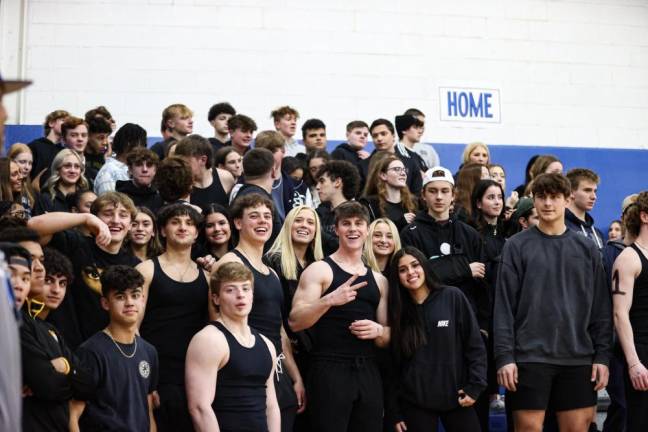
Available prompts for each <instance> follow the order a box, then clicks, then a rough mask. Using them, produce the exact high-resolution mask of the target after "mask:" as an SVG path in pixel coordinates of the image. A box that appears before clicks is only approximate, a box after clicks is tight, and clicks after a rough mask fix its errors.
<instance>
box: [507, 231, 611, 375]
mask: <svg viewBox="0 0 648 432" xmlns="http://www.w3.org/2000/svg"><path fill="white" fill-rule="evenodd" d="M494 333H495V363H496V366H497V368H498V369H499V368H501V367H502V366H504V365H506V364H509V363H514V362H520V363H523V362H527V363H528V362H531V363H547V364H554V365H562V366H585V365H591V364H592V363H601V364H605V365H607V364H608V361H609V357H610V351H611V346H612V304H611V295H610V291H609V290H608V287H607V284H606V282H605V271H604V270H603V264H602V262H601V254H600V253H599V251H598V249H597V248H596V246H595V244H594V242H592V241H590V240H588V239H586V238H584V237H583V236H581V235H578V234H576V233H574V232H573V231H571V230H565V232H564V233H563V234H560V235H547V234H544V233H543V232H542V231H540V230H539V229H538V228H537V227H533V228H529V229H528V230H525V231H522V232H520V233H518V234H516V235H514V236H513V237H511V238H509V239H508V240H507V242H506V244H505V245H504V249H503V250H502V260H501V263H500V268H499V274H498V278H497V287H496V290H495V314H494Z"/></svg>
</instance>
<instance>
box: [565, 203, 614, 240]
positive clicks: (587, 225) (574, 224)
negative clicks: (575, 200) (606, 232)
mask: <svg viewBox="0 0 648 432" xmlns="http://www.w3.org/2000/svg"><path fill="white" fill-rule="evenodd" d="M565 225H567V228H569V229H570V230H572V231H574V232H576V233H578V234H580V235H582V236H583V237H587V238H588V239H590V240H592V241H593V242H594V244H596V247H597V248H598V249H599V250H601V249H603V247H604V246H605V242H604V241H603V233H602V232H601V230H599V229H598V228H596V227H595V226H594V218H592V216H591V215H590V214H589V213H585V220H584V221H582V220H580V219H578V217H576V215H575V214H574V213H572V211H571V210H569V209H565Z"/></svg>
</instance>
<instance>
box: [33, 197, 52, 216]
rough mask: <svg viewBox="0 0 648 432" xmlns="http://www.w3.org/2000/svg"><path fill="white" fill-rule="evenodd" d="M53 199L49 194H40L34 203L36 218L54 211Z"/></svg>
mask: <svg viewBox="0 0 648 432" xmlns="http://www.w3.org/2000/svg"><path fill="white" fill-rule="evenodd" d="M51 199H52V197H51V195H50V194H48V193H42V194H39V195H38V197H37V198H36V200H35V201H34V210H33V212H32V213H33V215H34V216H40V215H42V214H45V213H47V212H50V211H52V201H51Z"/></svg>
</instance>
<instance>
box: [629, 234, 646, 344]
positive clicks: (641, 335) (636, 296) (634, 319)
mask: <svg viewBox="0 0 648 432" xmlns="http://www.w3.org/2000/svg"><path fill="white" fill-rule="evenodd" d="M630 247H631V248H633V249H634V250H635V252H637V254H638V255H639V259H640V260H641V273H639V276H637V279H635V282H634V292H633V294H632V306H631V307H630V325H631V326H632V332H633V335H634V341H635V345H641V346H644V347H648V259H646V256H645V255H644V254H643V253H642V252H641V250H640V249H639V248H638V247H637V245H636V244H635V243H633V244H631V245H630Z"/></svg>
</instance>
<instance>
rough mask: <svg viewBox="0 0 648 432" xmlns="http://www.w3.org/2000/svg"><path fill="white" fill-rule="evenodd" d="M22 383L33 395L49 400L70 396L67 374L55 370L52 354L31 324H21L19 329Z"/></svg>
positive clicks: (59, 399) (64, 399)
mask: <svg viewBox="0 0 648 432" xmlns="http://www.w3.org/2000/svg"><path fill="white" fill-rule="evenodd" d="M20 348H21V354H22V367H23V384H24V385H25V386H27V387H29V388H30V389H31V391H32V392H33V393H34V396H36V397H38V398H40V399H45V400H51V401H66V400H69V399H70V398H71V397H72V387H71V386H70V382H69V380H68V376H66V375H64V374H62V373H60V372H57V371H56V369H54V366H53V365H52V363H51V362H50V360H52V356H51V355H50V354H49V353H48V352H47V351H46V349H45V347H43V346H42V344H41V343H40V342H39V341H38V339H37V337H36V333H35V330H34V327H33V325H29V326H28V325H27V324H23V328H22V329H21V331H20Z"/></svg>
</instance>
